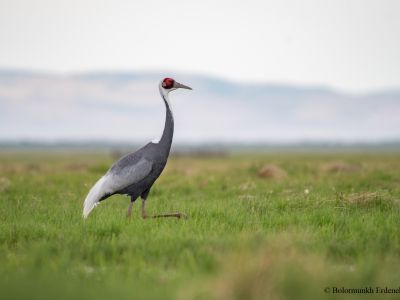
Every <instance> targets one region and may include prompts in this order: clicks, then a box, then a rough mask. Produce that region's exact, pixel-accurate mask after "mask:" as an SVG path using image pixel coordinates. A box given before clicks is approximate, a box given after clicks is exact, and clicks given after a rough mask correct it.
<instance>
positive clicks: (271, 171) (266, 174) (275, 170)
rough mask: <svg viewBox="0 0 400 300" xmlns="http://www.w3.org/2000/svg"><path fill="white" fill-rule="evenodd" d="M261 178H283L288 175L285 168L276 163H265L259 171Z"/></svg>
mask: <svg viewBox="0 0 400 300" xmlns="http://www.w3.org/2000/svg"><path fill="white" fill-rule="evenodd" d="M258 176H259V177H261V178H273V179H283V178H286V177H287V173H286V171H285V170H283V169H281V168H280V167H278V166H276V165H265V166H263V167H262V168H261V169H260V170H259V171H258Z"/></svg>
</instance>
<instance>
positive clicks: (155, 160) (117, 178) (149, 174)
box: [83, 78, 192, 219]
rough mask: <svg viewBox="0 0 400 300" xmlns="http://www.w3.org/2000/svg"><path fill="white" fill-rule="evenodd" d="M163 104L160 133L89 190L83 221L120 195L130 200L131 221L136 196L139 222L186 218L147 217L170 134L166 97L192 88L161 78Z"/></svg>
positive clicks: (171, 121) (171, 119)
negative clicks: (140, 202)
mask: <svg viewBox="0 0 400 300" xmlns="http://www.w3.org/2000/svg"><path fill="white" fill-rule="evenodd" d="M158 88H159V91H160V94H161V97H162V99H163V101H164V104H165V109H166V116H165V125H164V131H163V133H162V136H161V138H160V139H159V140H158V141H152V142H150V143H148V144H147V145H145V146H144V147H142V148H140V149H139V150H137V151H136V152H133V153H130V154H127V155H125V156H123V157H121V158H120V159H119V160H118V161H117V162H115V163H114V164H113V165H112V166H111V168H110V169H109V170H108V171H107V172H106V174H105V175H103V176H102V177H101V178H100V179H99V180H98V181H97V182H96V183H95V184H94V186H93V187H92V188H91V189H90V191H89V193H88V195H87V196H86V199H85V201H84V203H83V217H84V218H87V217H88V215H89V214H90V212H91V211H92V210H93V208H94V207H95V206H96V205H98V204H99V203H100V201H103V200H105V199H107V198H108V197H110V196H112V195H115V194H121V195H128V196H129V197H130V204H129V207H128V212H127V216H128V217H131V214H132V207H133V203H134V202H135V201H136V199H137V198H138V197H139V196H140V197H141V199H142V209H141V215H142V218H144V219H145V218H158V217H176V218H182V217H186V215H185V214H183V213H181V212H173V213H166V214H160V215H148V214H147V213H146V210H145V203H146V199H147V196H148V195H149V192H150V189H151V187H152V186H153V184H154V182H155V181H156V180H157V178H158V177H159V176H160V174H161V172H162V171H163V170H164V167H165V165H166V163H167V160H168V156H169V152H170V149H171V144H172V137H173V134H174V117H173V114H172V110H171V105H170V102H169V96H168V95H169V93H170V92H171V91H174V90H176V89H179V88H182V89H188V90H191V89H192V88H190V87H188V86H186V85H184V84H181V83H179V82H176V81H175V80H174V79H172V78H164V79H163V80H162V81H161V82H160V83H159V85H158Z"/></svg>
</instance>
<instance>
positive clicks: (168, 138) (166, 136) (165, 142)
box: [159, 95, 174, 155]
mask: <svg viewBox="0 0 400 300" xmlns="http://www.w3.org/2000/svg"><path fill="white" fill-rule="evenodd" d="M161 96H162V98H163V100H164V104H165V110H166V112H165V125H164V131H163V134H162V136H161V139H160V142H159V144H160V146H162V149H165V150H166V153H165V154H166V155H168V154H169V151H170V149H171V144H172V137H173V135H174V116H173V115H172V110H171V107H170V104H169V99H168V95H161Z"/></svg>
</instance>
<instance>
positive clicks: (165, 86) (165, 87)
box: [159, 78, 192, 95]
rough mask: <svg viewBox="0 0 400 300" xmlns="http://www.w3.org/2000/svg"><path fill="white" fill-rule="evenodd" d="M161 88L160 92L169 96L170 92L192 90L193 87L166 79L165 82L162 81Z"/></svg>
mask: <svg viewBox="0 0 400 300" xmlns="http://www.w3.org/2000/svg"><path fill="white" fill-rule="evenodd" d="M159 87H160V92H161V93H162V94H163V95H168V93H169V92H171V91H174V90H176V89H187V90H191V89H192V88H191V87H188V86H187V85H184V84H182V83H179V82H177V81H175V80H174V79H172V78H164V79H163V80H161V82H160V85H159Z"/></svg>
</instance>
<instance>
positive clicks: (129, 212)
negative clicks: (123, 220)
mask: <svg viewBox="0 0 400 300" xmlns="http://www.w3.org/2000/svg"><path fill="white" fill-rule="evenodd" d="M135 200H136V199H133V197H132V196H131V203H129V206H128V212H127V213H126V216H127V217H128V218H130V217H131V215H132V207H133V202H135Z"/></svg>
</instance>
